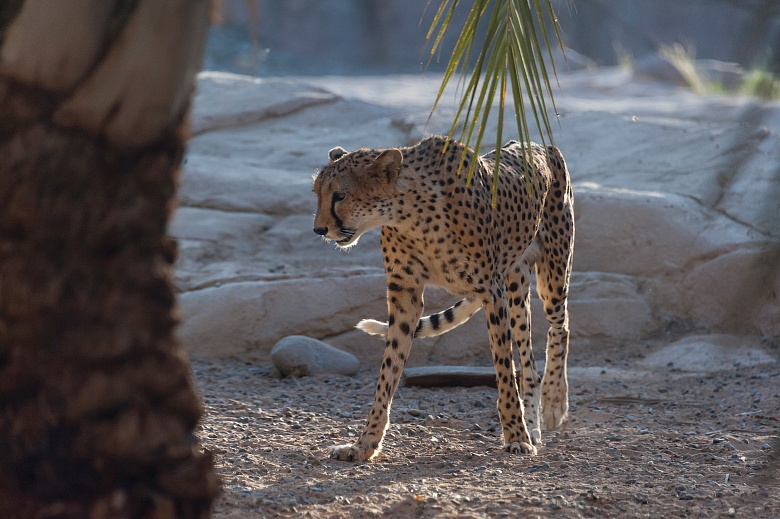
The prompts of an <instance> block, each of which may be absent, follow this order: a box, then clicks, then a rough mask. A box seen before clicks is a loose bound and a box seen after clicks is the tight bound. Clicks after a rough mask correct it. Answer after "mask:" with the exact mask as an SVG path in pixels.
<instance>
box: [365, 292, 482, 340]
mask: <svg viewBox="0 0 780 519" xmlns="http://www.w3.org/2000/svg"><path fill="white" fill-rule="evenodd" d="M480 308H482V303H481V302H480V301H479V300H477V299H462V300H460V301H458V302H457V303H455V304H454V305H452V306H451V307H449V308H447V309H446V310H443V311H441V312H438V313H435V314H431V315H426V316H425V317H421V318H420V320H419V321H417V328H415V330H414V336H415V338H423V337H435V336H437V335H441V334H443V333H447V332H448V331H450V330H452V329H453V328H457V327H458V326H460V325H461V324H463V323H465V322H466V321H468V320H469V318H470V317H471V316H472V315H474V314H475V313H476V312H477V311H478V310H479V309H480ZM355 328H357V329H359V330H362V331H364V332H366V333H368V334H370V335H379V336H381V337H387V323H383V322H380V321H375V320H374V319H363V320H362V321H360V322H359V323H357V326H355Z"/></svg>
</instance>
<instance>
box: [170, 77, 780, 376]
mask: <svg viewBox="0 0 780 519" xmlns="http://www.w3.org/2000/svg"><path fill="white" fill-rule="evenodd" d="M561 86H562V89H561V91H560V92H559V93H558V94H557V96H556V99H557V104H558V110H559V112H560V114H561V116H560V131H559V132H558V133H557V134H556V139H557V140H556V144H557V145H558V146H560V147H561V148H562V150H563V151H564V154H565V156H566V159H567V162H568V164H569V168H570V170H571V174H572V177H573V181H574V192H575V205H576V206H575V210H576V219H577V222H576V224H577V241H576V245H575V264H574V267H575V272H574V274H573V277H572V291H571V306H570V308H571V330H572V347H587V346H588V344H592V343H594V342H598V343H600V342H605V341H611V342H616V343H621V344H626V345H628V346H631V345H634V344H637V343H640V342H641V341H644V340H648V339H651V338H653V337H659V336H660V335H662V334H671V335H674V336H681V335H684V334H685V333H688V332H691V333H693V332H697V333H699V332H701V333H732V334H733V333H737V334H747V335H753V336H759V337H768V338H774V339H773V340H777V338H780V301H778V295H779V294H780V276H779V275H778V271H779V270H780V268H778V266H779V265H780V103H770V104H761V103H759V102H757V101H756V100H753V99H749V98H736V97H722V96H696V95H694V94H691V93H689V92H686V91H681V90H676V89H673V88H671V87H667V86H664V85H660V84H644V83H636V82H633V81H632V80H631V77H630V76H629V75H628V74H624V73H622V72H619V71H615V70H609V69H606V70H601V71H597V72H588V71H583V72H580V73H576V74H565V75H563V76H561ZM437 87H438V78H430V77H428V78H422V77H420V76H396V77H389V78H347V79H339V78H317V79H316V80H313V81H311V82H305V81H287V80H281V79H274V80H270V79H257V78H250V77H246V76H236V75H230V74H223V73H213V72H212V73H209V72H206V73H203V74H201V75H200V77H199V81H198V93H197V96H196V100H195V110H194V113H193V132H194V137H193V139H192V141H191V144H190V149H189V152H188V154H187V157H186V162H185V165H184V170H183V177H182V185H181V189H180V192H179V196H180V208H179V210H178V212H177V214H176V217H175V219H174V221H173V223H172V226H171V231H172V233H173V234H174V235H175V236H176V237H178V239H179V243H180V259H179V261H178V263H177V270H176V279H177V283H178V286H179V289H180V303H181V310H182V317H183V322H182V325H181V327H180V335H181V338H182V339H183V342H184V344H185V345H186V347H187V348H188V350H189V351H190V352H191V353H192V354H193V355H196V356H206V357H215V356H216V357H219V356H234V355H246V354H250V355H253V356H257V357H260V358H262V359H266V358H267V357H268V354H269V352H270V349H271V347H272V346H273V345H274V344H275V343H276V341H277V340H279V339H281V338H282V337H284V336H287V335H293V334H297V335H309V336H312V337H315V338H319V339H325V340H327V341H328V342H330V343H331V344H333V345H335V346H338V347H342V348H345V349H347V350H349V351H351V352H353V353H355V354H356V355H358V357H360V358H362V359H374V358H378V357H380V356H381V354H382V350H383V342H382V341H381V340H379V339H377V338H372V337H369V336H366V335H364V334H363V333H362V332H358V331H356V330H354V329H353V328H352V327H353V326H354V324H355V323H356V322H357V321H358V320H360V319H362V318H366V317H372V318H382V317H383V316H384V315H385V313H386V304H385V301H384V295H385V281H384V275H383V273H382V267H381V256H380V251H379V238H378V233H377V232H376V231H372V232H370V233H368V234H367V235H366V236H364V237H363V238H361V240H360V243H359V245H358V246H356V247H354V248H352V249H351V250H350V251H349V252H342V251H338V250H335V248H334V246H333V245H328V244H325V243H324V242H322V241H321V240H320V239H319V238H317V237H316V236H315V235H314V233H313V232H312V231H311V227H312V222H313V213H314V211H315V205H316V203H315V198H316V197H315V195H314V194H313V193H312V192H311V176H312V174H313V173H315V172H316V171H317V169H318V168H319V167H321V166H322V165H323V164H324V163H325V162H326V160H327V159H326V157H327V151H328V150H329V149H330V148H332V147H333V146H336V145H341V146H344V147H345V148H347V149H356V148H359V147H362V146H367V147H389V146H395V145H403V144H406V143H408V142H412V141H416V140H417V139H418V138H419V137H420V136H421V135H422V134H423V133H424V132H441V131H444V130H445V129H446V124H448V122H449V119H450V118H451V116H452V110H453V109H454V107H453V106H450V105H448V104H447V103H446V102H445V104H444V105H443V106H442V107H441V109H440V110H439V111H438V112H437V113H436V114H434V116H433V117H432V118H431V120H430V122H429V123H428V127H427V129H426V128H425V124H426V121H427V120H428V113H427V110H428V109H429V106H430V102H431V100H432V99H433V96H434V93H435V90H436V88H437ZM449 99H452V97H451V96H450V97H449ZM488 131H493V129H488ZM506 135H507V138H509V136H510V135H511V133H510V132H509V130H507V133H506ZM453 301H454V299H453V298H452V297H450V296H448V295H447V294H445V293H444V292H443V291H441V290H435V289H431V290H428V291H426V305H427V307H428V308H429V309H433V308H437V307H439V308H440V307H443V306H446V305H449V304H451V303H452V302H453ZM540 310H541V308H540V306H539V305H538V304H537V301H536V298H535V297H534V314H533V323H534V327H533V333H534V336H535V337H536V338H537V340H536V344H537V347H543V344H542V341H541V340H539V339H540V338H542V337H544V336H545V334H546V326H545V321H544V316H543V315H542V312H541V311H540ZM486 345H487V334H486V331H485V323H484V316H482V315H481V314H479V315H477V316H475V317H474V318H473V319H472V320H471V321H470V322H469V323H468V324H467V325H465V326H464V327H462V328H460V329H459V330H458V332H455V333H450V334H446V335H443V336H441V337H438V338H434V339H427V340H420V341H417V342H416V343H415V351H414V352H413V357H412V359H411V360H410V362H411V364H420V363H426V362H429V361H433V362H454V363H463V362H483V361H485V362H487V361H489V354H488V349H487V347H486Z"/></svg>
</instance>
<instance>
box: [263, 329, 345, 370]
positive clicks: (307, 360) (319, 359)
mask: <svg viewBox="0 0 780 519" xmlns="http://www.w3.org/2000/svg"><path fill="white" fill-rule="evenodd" d="M271 360H272V361H273V363H274V367H275V368H276V369H278V370H279V373H281V374H282V375H283V376H306V375H314V374H318V373H327V374H333V375H347V376H352V375H354V374H356V373H357V372H358V369H359V368H360V362H359V361H358V359H357V357H355V356H354V355H352V354H351V353H349V352H346V351H342V350H339V349H337V348H334V347H333V346H331V345H330V344H326V343H324V342H322V341H318V340H317V339H312V338H311V337H306V336H303V335H290V336H288V337H285V338H284V339H282V340H280V341H279V342H277V343H276V345H275V346H274V347H273V349H272V350H271Z"/></svg>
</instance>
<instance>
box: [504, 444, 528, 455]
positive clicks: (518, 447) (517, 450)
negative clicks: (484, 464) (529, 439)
mask: <svg viewBox="0 0 780 519" xmlns="http://www.w3.org/2000/svg"><path fill="white" fill-rule="evenodd" d="M504 451H505V452H509V453H512V454H530V455H531V456H536V447H534V446H533V445H531V444H529V443H526V442H512V443H507V444H506V445H504Z"/></svg>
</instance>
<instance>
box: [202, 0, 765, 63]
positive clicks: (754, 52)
mask: <svg viewBox="0 0 780 519" xmlns="http://www.w3.org/2000/svg"><path fill="white" fill-rule="evenodd" d="M428 1H429V0H394V1H392V2H387V1H385V0H316V1H315V0H218V1H217V6H216V9H215V20H216V22H217V23H216V24H215V25H214V26H213V27H212V28H211V31H210V34H209V39H208V43H207V55H206V63H205V68H207V69H211V70H228V71H233V72H239V73H245V74H252V75H262V76H279V75H329V74H339V75H345V74H346V75H363V74H399V73H418V72H420V71H424V70H426V68H427V69H428V70H431V71H441V70H443V69H444V66H445V64H446V62H447V59H448V58H449V55H450V52H451V51H452V49H453V47H454V44H455V40H456V38H457V35H458V34H457V33H458V30H459V28H460V27H461V26H462V25H463V22H464V21H465V18H466V16H467V15H468V9H469V7H470V5H471V4H473V2H461V5H460V6H459V7H458V10H457V12H456V13H455V16H454V17H453V21H452V26H453V28H457V29H456V30H454V31H451V32H450V34H449V35H448V36H447V37H446V38H445V40H444V42H443V45H442V48H441V51H440V53H439V56H440V59H434V60H433V61H432V62H431V63H430V65H428V64H427V51H428V50H429V49H428V48H427V47H426V46H425V35H426V32H427V30H428V28H429V26H430V24H431V21H432V20H433V17H434V15H435V12H436V9H437V8H438V5H439V3H440V2H439V1H437V0H432V1H431V2H430V5H428V6H427V9H426V5H427V4H428ZM552 5H553V7H554V9H555V12H556V13H557V15H558V19H559V22H560V25H561V28H562V36H563V40H564V43H565V46H566V48H567V50H568V49H571V50H572V51H573V52H572V56H573V57H574V58H575V62H576V66H581V65H586V64H587V65H590V66H609V65H618V64H621V63H622V64H626V63H628V64H631V63H638V62H641V61H642V60H643V59H645V58H647V57H648V56H652V55H657V53H658V51H659V50H660V49H661V48H662V47H663V46H673V45H675V44H679V45H682V46H683V48H685V49H686V51H687V52H688V54H689V55H690V56H691V57H694V58H696V59H699V60H718V61H722V62H729V63H734V64H736V65H738V66H739V67H741V68H742V69H744V70H746V71H752V70H762V71H765V72H769V73H774V74H775V75H777V74H778V73H780V2H778V1H777V0H686V1H685V2H680V1H679V0H653V1H645V2H635V1H634V2H627V1H625V0H552ZM489 10H490V9H488V11H489ZM482 30H483V32H482V35H484V27H483V29H482ZM482 35H480V36H479V38H480V39H481V38H482ZM579 55H581V58H580V56H579Z"/></svg>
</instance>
